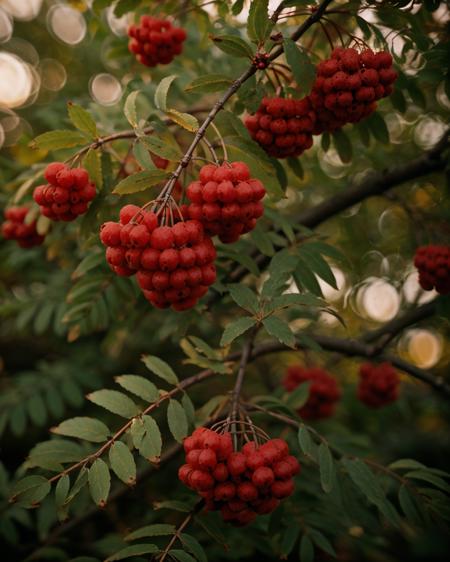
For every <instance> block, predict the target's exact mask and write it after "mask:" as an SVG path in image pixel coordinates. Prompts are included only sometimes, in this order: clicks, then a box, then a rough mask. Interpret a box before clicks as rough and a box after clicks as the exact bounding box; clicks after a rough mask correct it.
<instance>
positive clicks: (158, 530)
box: [125, 523, 176, 541]
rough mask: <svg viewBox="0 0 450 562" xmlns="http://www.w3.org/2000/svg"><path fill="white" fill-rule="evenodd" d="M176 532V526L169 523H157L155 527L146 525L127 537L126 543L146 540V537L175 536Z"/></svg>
mask: <svg viewBox="0 0 450 562" xmlns="http://www.w3.org/2000/svg"><path fill="white" fill-rule="evenodd" d="M175 531H176V527H175V525H169V524H167V523H155V524H153V525H146V526H145V527H141V528H140V529H136V531H133V532H132V533H130V534H128V535H127V536H126V537H125V540H126V541H135V540H137V539H144V538H146V537H162V536H165V535H173V534H174V533H175Z"/></svg>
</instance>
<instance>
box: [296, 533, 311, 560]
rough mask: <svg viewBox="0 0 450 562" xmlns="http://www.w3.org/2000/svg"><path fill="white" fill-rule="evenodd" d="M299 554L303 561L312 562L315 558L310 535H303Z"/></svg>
mask: <svg viewBox="0 0 450 562" xmlns="http://www.w3.org/2000/svg"><path fill="white" fill-rule="evenodd" d="M299 556H300V558H299V559H300V560H301V562H312V561H313V560H314V545H313V543H312V542H311V539H310V538H309V537H308V535H303V537H302V540H301V541H300V551H299Z"/></svg>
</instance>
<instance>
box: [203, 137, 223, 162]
mask: <svg viewBox="0 0 450 562" xmlns="http://www.w3.org/2000/svg"><path fill="white" fill-rule="evenodd" d="M200 142H203V143H204V144H205V145H206V146H207V148H208V150H209V151H210V152H211V156H212V157H213V160H214V163H215V164H217V165H219V159H218V158H217V154H216V151H215V150H214V147H213V145H212V144H211V143H210V142H209V140H208V139H207V138H206V137H203V138H202V140H201V141H200Z"/></svg>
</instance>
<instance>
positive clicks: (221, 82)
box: [185, 74, 232, 93]
mask: <svg viewBox="0 0 450 562" xmlns="http://www.w3.org/2000/svg"><path fill="white" fill-rule="evenodd" d="M231 83H232V79H231V78H228V77H227V76H224V75H223V74H206V75H205V76H200V77H199V78H196V79H195V80H193V81H192V82H191V83H190V84H188V85H187V86H186V87H185V91H186V92H195V93H197V92H200V93H209V92H218V91H221V90H224V89H225V88H228V86H229V85H230V84H231Z"/></svg>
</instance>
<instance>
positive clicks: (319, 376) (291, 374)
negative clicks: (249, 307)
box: [283, 365, 341, 420]
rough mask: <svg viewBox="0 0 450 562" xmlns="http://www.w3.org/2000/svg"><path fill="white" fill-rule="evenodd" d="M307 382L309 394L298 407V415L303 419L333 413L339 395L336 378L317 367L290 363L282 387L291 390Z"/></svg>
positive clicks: (322, 416)
mask: <svg viewBox="0 0 450 562" xmlns="http://www.w3.org/2000/svg"><path fill="white" fill-rule="evenodd" d="M304 382H309V383H310V387H309V396H308V400H307V401H306V403H305V404H304V405H303V406H302V407H301V408H300V409H299V411H298V413H299V415H300V416H301V417H302V418H304V419H305V420H318V419H322V418H328V417H330V416H332V415H333V414H334V411H335V408H336V402H338V400H339V399H340V397H341V390H340V388H339V384H338V382H337V380H336V379H335V378H334V377H332V376H331V375H330V374H329V373H327V372H326V371H325V370H324V369H321V368H319V367H311V368H306V367H302V366H300V365H291V366H290V367H288V369H287V371H286V375H285V377H284V379H283V385H284V388H285V389H286V390H287V391H288V392H292V391H293V390H294V389H295V388H297V387H298V386H299V385H300V384H302V383H304Z"/></svg>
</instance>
